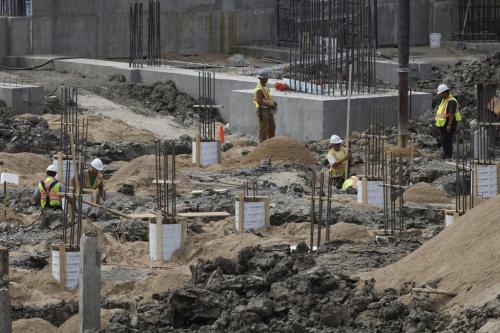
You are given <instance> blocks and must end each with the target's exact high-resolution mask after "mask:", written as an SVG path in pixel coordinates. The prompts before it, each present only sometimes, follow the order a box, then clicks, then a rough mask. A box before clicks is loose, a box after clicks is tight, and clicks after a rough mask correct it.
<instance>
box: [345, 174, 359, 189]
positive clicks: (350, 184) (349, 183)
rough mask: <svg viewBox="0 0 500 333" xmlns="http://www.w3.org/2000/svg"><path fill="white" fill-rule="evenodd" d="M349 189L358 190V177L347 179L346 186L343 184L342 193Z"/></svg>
mask: <svg viewBox="0 0 500 333" xmlns="http://www.w3.org/2000/svg"><path fill="white" fill-rule="evenodd" d="M349 187H352V188H355V189H357V188H358V177H356V176H352V177H351V178H349V179H347V180H346V181H345V182H344V184H342V191H347V189H348V188H349Z"/></svg>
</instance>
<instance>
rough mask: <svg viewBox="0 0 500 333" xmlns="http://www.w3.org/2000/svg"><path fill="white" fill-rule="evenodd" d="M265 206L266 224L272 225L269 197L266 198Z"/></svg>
mask: <svg viewBox="0 0 500 333" xmlns="http://www.w3.org/2000/svg"><path fill="white" fill-rule="evenodd" d="M264 207H265V210H266V226H268V227H269V226H271V212H270V208H269V198H266V199H264Z"/></svg>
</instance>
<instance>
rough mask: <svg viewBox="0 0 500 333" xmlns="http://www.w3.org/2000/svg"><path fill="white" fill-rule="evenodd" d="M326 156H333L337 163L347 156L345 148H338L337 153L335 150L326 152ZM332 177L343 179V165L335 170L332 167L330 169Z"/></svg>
mask: <svg viewBox="0 0 500 333" xmlns="http://www.w3.org/2000/svg"><path fill="white" fill-rule="evenodd" d="M328 155H330V156H333V157H334V158H335V160H336V161H337V162H338V161H340V160H343V159H344V158H346V156H347V149H346V148H345V147H342V148H340V150H339V151H336V150H335V149H330V151H329V152H328ZM327 159H328V156H327ZM331 172H332V176H333V177H344V176H345V163H342V165H340V166H339V167H337V168H334V167H332V168H331Z"/></svg>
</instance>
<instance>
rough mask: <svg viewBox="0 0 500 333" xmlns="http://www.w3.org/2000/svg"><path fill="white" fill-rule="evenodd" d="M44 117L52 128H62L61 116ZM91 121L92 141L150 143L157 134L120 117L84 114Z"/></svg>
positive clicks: (90, 132)
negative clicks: (130, 123) (127, 122)
mask: <svg viewBox="0 0 500 333" xmlns="http://www.w3.org/2000/svg"><path fill="white" fill-rule="evenodd" d="M43 118H44V119H45V120H47V122H48V123H49V127H50V128H51V129H55V130H57V129H60V128H61V123H60V121H61V116H60V115H54V114H45V115H43ZM84 118H85V119H87V120H88V121H89V129H88V140H89V141H90V142H136V143H148V142H153V141H154V140H155V138H156V137H155V135H154V134H153V133H151V132H150V131H147V130H145V129H139V128H134V127H132V126H129V125H128V124H126V123H125V122H123V121H121V120H119V119H111V118H108V117H102V116H95V115H84Z"/></svg>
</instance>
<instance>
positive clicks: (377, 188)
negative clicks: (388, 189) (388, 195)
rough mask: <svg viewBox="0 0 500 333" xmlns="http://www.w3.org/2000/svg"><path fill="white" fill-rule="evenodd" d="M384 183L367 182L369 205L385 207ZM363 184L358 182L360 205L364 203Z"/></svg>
mask: <svg viewBox="0 0 500 333" xmlns="http://www.w3.org/2000/svg"><path fill="white" fill-rule="evenodd" d="M383 185H384V182H382V181H376V180H368V181H366V187H367V189H366V190H367V191H368V195H367V196H366V197H367V200H368V202H367V204H368V205H372V206H377V207H384V187H383ZM364 190H365V189H364V188H363V182H362V181H360V182H358V203H363V191H364Z"/></svg>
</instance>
